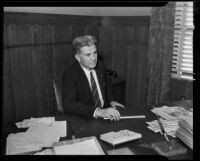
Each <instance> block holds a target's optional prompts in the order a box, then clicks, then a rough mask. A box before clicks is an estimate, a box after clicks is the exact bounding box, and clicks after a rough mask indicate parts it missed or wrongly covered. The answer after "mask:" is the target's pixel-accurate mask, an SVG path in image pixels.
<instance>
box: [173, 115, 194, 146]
mask: <svg viewBox="0 0 200 161" xmlns="http://www.w3.org/2000/svg"><path fill="white" fill-rule="evenodd" d="M176 136H177V137H178V138H179V139H181V140H182V141H183V142H184V143H185V144H186V145H187V146H189V147H190V148H191V149H193V118H192V117H182V118H181V119H180V120H179V128H178V130H177V131H176Z"/></svg>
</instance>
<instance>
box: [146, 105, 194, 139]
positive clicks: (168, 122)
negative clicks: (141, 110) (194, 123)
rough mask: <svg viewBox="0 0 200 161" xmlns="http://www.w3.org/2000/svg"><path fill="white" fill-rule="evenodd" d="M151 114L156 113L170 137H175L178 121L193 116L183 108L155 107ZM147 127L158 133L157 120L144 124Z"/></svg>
mask: <svg viewBox="0 0 200 161" xmlns="http://www.w3.org/2000/svg"><path fill="white" fill-rule="evenodd" d="M151 112H153V113H156V114H157V115H158V116H160V117H161V123H162V124H163V127H164V129H165V131H166V133H167V135H170V136H172V137H176V134H175V133H176V131H177V129H178V128H179V120H180V119H182V118H183V117H191V118H192V116H193V112H190V111H188V110H186V109H185V108H183V107H178V106H174V107H168V106H162V107H156V108H153V109H152V110H151ZM146 123H147V124H148V125H149V126H148V127H147V128H149V129H150V130H152V131H154V132H155V133H157V132H160V131H161V129H160V126H159V125H158V120H153V121H150V122H146Z"/></svg>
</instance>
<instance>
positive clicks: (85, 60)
mask: <svg viewBox="0 0 200 161" xmlns="http://www.w3.org/2000/svg"><path fill="white" fill-rule="evenodd" d="M76 59H77V60H78V62H79V63H80V64H81V65H82V66H84V67H85V68H87V69H89V70H91V69H94V68H95V67H96V64H97V49H96V46H95V45H91V46H84V47H82V48H80V50H79V53H77V54H76Z"/></svg>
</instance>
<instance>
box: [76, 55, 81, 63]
mask: <svg viewBox="0 0 200 161" xmlns="http://www.w3.org/2000/svg"><path fill="white" fill-rule="evenodd" d="M75 59H76V60H77V61H78V62H80V57H79V54H76V55H75Z"/></svg>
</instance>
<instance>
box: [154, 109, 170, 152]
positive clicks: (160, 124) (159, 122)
mask: <svg viewBox="0 0 200 161" xmlns="http://www.w3.org/2000/svg"><path fill="white" fill-rule="evenodd" d="M156 117H157V119H158V124H159V126H160V129H161V133H162V135H163V136H164V138H165V140H166V142H167V143H168V145H169V149H170V150H171V149H172V147H171V144H170V141H169V138H168V137H167V134H166V132H165V129H164V127H163V125H162V123H161V120H160V118H159V117H158V115H157V113H156Z"/></svg>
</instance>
